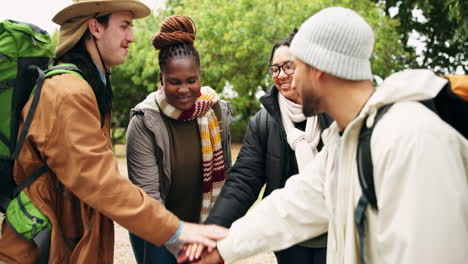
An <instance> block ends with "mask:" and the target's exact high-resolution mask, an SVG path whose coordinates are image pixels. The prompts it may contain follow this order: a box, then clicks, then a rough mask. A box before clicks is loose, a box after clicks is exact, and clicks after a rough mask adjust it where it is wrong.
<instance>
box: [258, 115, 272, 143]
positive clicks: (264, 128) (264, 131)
mask: <svg viewBox="0 0 468 264" xmlns="http://www.w3.org/2000/svg"><path fill="white" fill-rule="evenodd" d="M259 121H260V124H259V132H260V135H259V137H260V140H261V143H262V146H263V147H266V146H267V138H268V129H269V124H268V123H269V122H271V118H270V117H269V114H268V112H267V111H266V110H263V111H261V112H260V117H259Z"/></svg>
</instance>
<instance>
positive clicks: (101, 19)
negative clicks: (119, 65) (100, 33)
mask: <svg viewBox="0 0 468 264" xmlns="http://www.w3.org/2000/svg"><path fill="white" fill-rule="evenodd" d="M111 15H112V13H111V14H107V15H104V16H100V17H96V20H97V21H98V22H99V24H101V25H104V28H107V26H108V25H109V19H110V16H111ZM86 23H87V22H86ZM90 37H91V32H89V29H87V30H86V31H85V33H84V34H83V36H82V37H81V39H80V41H83V42H84V40H85V39H88V38H90Z"/></svg>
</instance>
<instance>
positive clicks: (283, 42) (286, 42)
mask: <svg viewBox="0 0 468 264" xmlns="http://www.w3.org/2000/svg"><path fill="white" fill-rule="evenodd" d="M296 33H297V28H295V29H294V30H293V32H292V33H291V34H289V36H287V37H286V38H284V39H282V40H280V41H278V42H276V43H275V45H274V46H273V49H272V50H271V55H270V60H269V61H268V66H270V65H271V61H272V60H273V55H275V51H276V49H277V48H279V47H281V46H288V47H289V46H291V42H292V40H293V38H294V36H295V35H296Z"/></svg>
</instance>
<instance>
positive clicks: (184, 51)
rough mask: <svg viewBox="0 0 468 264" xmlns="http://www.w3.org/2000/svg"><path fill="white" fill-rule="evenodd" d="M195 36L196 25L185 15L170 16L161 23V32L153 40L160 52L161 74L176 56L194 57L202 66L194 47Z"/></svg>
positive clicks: (154, 45) (155, 47)
mask: <svg viewBox="0 0 468 264" xmlns="http://www.w3.org/2000/svg"><path fill="white" fill-rule="evenodd" d="M195 34H196V29H195V23H194V22H193V20H192V19H191V18H190V17H188V16H185V15H175V16H170V17H168V18H166V19H165V20H164V21H163V22H162V23H161V27H160V32H158V33H156V34H155V35H154V36H153V38H152V43H153V47H154V49H156V50H159V55H158V59H159V68H160V69H161V72H164V70H165V67H166V64H167V60H168V59H169V58H172V57H175V56H194V57H195V61H196V63H197V65H198V66H200V55H199V54H198V51H197V49H196V48H195V46H194V45H193V42H194V41H195Z"/></svg>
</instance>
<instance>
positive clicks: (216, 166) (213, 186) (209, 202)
mask: <svg viewBox="0 0 468 264" xmlns="http://www.w3.org/2000/svg"><path fill="white" fill-rule="evenodd" d="M200 94H201V95H200V96H199V97H198V99H197V100H196V101H195V104H194V106H193V107H192V108H191V109H189V110H186V111H180V110H179V109H177V108H175V107H174V106H172V105H170V104H169V103H168V102H167V100H166V94H165V92H164V89H162V88H159V89H158V91H157V92H156V102H157V104H158V105H159V108H160V109H161V111H162V112H163V113H164V114H165V115H167V116H168V117H170V118H172V119H175V120H182V121H189V120H194V119H195V118H196V119H197V123H198V129H199V130H200V138H201V143H202V144H201V147H202V149H201V150H202V155H203V201H202V211H201V213H200V221H201V222H205V220H206V218H207V217H208V214H209V213H210V210H211V208H212V207H213V205H214V204H215V202H216V199H217V198H218V196H219V193H220V191H221V188H222V187H223V184H224V181H225V179H226V173H225V169H224V155H223V148H222V145H221V133H220V128H219V123H218V119H217V118H216V115H215V112H214V110H213V109H212V106H213V105H214V104H215V103H216V102H217V101H218V98H219V97H218V95H217V94H216V92H215V91H214V90H213V89H211V88H210V87H207V86H204V87H202V88H201V91H200Z"/></svg>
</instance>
